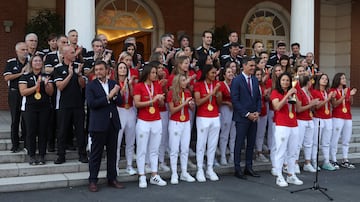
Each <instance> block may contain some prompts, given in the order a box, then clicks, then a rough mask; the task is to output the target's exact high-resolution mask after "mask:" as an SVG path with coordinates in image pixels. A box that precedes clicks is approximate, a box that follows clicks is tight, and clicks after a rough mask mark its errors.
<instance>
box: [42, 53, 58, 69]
mask: <svg viewBox="0 0 360 202" xmlns="http://www.w3.org/2000/svg"><path fill="white" fill-rule="evenodd" d="M59 63H60V58H59V51H53V52H50V53H48V54H47V55H46V59H45V62H44V65H45V67H55V66H56V65H57V64H59Z"/></svg>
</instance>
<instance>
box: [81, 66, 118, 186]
mask: <svg viewBox="0 0 360 202" xmlns="http://www.w3.org/2000/svg"><path fill="white" fill-rule="evenodd" d="M94 70H95V76H96V78H97V79H95V80H93V81H92V82H91V83H89V84H88V85H87V86H86V100H87V103H88V107H89V110H90V118H89V119H90V120H89V133H90V137H91V148H90V160H89V171H90V176H89V191H91V192H96V191H98V188H97V185H96V183H97V181H98V174H99V169H100V164H101V157H102V153H103V150H104V146H106V155H107V179H108V185H109V186H111V187H115V188H118V189H121V188H124V186H123V185H122V184H120V183H119V182H118V181H117V180H116V166H115V165H116V147H117V145H116V144H117V138H118V137H117V136H118V132H119V130H120V127H121V126H120V119H119V114H118V111H117V109H116V105H117V104H121V102H122V101H121V96H117V95H118V93H119V90H120V87H119V86H118V85H117V84H116V82H115V81H113V80H108V79H107V72H108V70H107V66H106V63H105V62H104V61H96V62H95V66H94Z"/></svg>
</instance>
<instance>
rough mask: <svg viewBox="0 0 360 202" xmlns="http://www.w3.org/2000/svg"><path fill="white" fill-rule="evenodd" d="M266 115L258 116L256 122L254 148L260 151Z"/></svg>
mask: <svg viewBox="0 0 360 202" xmlns="http://www.w3.org/2000/svg"><path fill="white" fill-rule="evenodd" d="M266 122H267V115H265V116H260V117H259V119H258V123H257V131H256V141H255V149H256V151H259V152H261V151H262V146H263V144H264V137H265V130H266Z"/></svg>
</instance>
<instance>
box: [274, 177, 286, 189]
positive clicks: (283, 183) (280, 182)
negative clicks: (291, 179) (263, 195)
mask: <svg viewBox="0 0 360 202" xmlns="http://www.w3.org/2000/svg"><path fill="white" fill-rule="evenodd" d="M276 184H277V185H278V186H279V187H287V186H288V183H287V182H286V181H285V179H284V177H283V176H278V177H277V178H276Z"/></svg>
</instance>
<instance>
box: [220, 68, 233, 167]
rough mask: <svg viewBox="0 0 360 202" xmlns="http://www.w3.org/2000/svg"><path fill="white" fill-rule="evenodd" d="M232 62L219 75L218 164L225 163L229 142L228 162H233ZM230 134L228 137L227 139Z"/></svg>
mask: <svg viewBox="0 0 360 202" xmlns="http://www.w3.org/2000/svg"><path fill="white" fill-rule="evenodd" d="M231 63H232V62H227V63H226V64H225V68H224V69H223V72H222V74H221V75H220V81H221V82H219V83H220V85H221V87H220V91H219V92H220V93H221V97H222V102H221V105H220V114H221V115H220V124H221V126H220V128H221V132H220V135H219V149H220V164H221V165H227V163H228V161H227V160H226V148H227V145H228V144H229V150H230V156H229V162H234V148H235V137H236V128H235V122H234V121H233V120H232V117H233V107H232V103H231V96H230V92H231V89H230V86H231V81H232V79H233V78H234V73H233V71H232V67H231V66H230V64H231ZM229 134H230V139H229Z"/></svg>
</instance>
